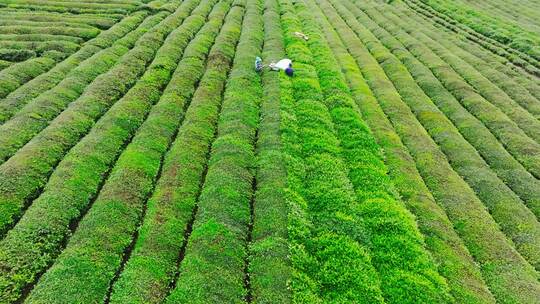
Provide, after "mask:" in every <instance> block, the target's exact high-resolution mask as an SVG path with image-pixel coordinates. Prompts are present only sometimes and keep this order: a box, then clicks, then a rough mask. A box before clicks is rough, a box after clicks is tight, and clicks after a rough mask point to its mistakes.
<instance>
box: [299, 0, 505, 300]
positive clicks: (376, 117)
mask: <svg viewBox="0 0 540 304" xmlns="http://www.w3.org/2000/svg"><path fill="white" fill-rule="evenodd" d="M308 4H309V7H310V8H312V12H313V13H314V16H315V17H316V18H318V19H317V20H319V24H320V26H321V29H322V30H323V31H324V32H325V36H326V39H327V41H328V43H329V44H330V46H331V48H332V50H333V51H334V56H336V58H337V59H338V62H339V64H340V66H341V67H342V70H343V71H344V74H345V77H346V78H347V81H348V83H349V87H350V89H351V91H352V93H353V95H354V97H355V101H356V104H357V105H361V104H363V103H364V104H370V105H372V109H371V110H368V109H366V107H360V108H361V109H362V111H363V112H362V115H363V119H364V120H365V121H366V122H367V123H368V124H369V125H370V126H371V130H372V131H373V134H374V135H375V136H376V137H377V138H378V143H379V145H381V147H382V148H383V149H384V151H385V156H386V157H385V162H386V164H387V166H388V168H389V176H390V177H391V178H392V182H393V183H394V185H395V186H396V189H397V190H398V191H399V193H400V195H401V197H402V199H403V201H404V202H405V203H406V206H407V207H408V208H409V209H410V210H411V212H413V213H414V215H415V216H416V220H417V222H418V226H419V228H420V230H421V232H422V234H423V235H424V237H425V242H426V248H427V249H428V250H429V251H430V252H431V254H432V256H433V257H434V259H435V261H436V262H437V265H438V271H439V273H440V274H441V275H443V276H444V277H445V278H446V280H447V282H448V286H449V288H450V292H451V294H452V296H453V297H454V298H455V299H456V302H458V303H478V304H480V303H495V299H494V298H493V296H492V295H491V293H490V292H489V289H488V288H487V286H486V284H485V282H484V280H483V279H482V275H481V274H480V270H479V268H478V266H477V265H476V264H475V261H474V260H473V258H472V257H471V255H470V253H469V252H468V250H467V248H466V247H465V245H464V244H463V241H462V240H461V239H460V238H459V236H458V235H457V233H456V232H455V231H454V228H453V226H452V223H451V222H450V220H449V219H448V217H447V216H446V213H445V211H444V209H442V208H441V207H440V206H439V205H437V203H436V202H435V199H434V198H433V195H432V194H431V192H429V189H428V188H427V186H426V185H425V183H424V181H423V180H422V177H421V176H420V174H419V173H418V170H417V169H416V166H415V163H414V159H413V158H412V157H411V156H410V154H409V152H408V150H407V148H406V147H405V146H404V145H403V143H402V142H401V139H400V138H399V136H398V135H397V134H396V132H395V130H394V129H393V127H392V124H391V123H390V121H389V120H388V119H387V118H386V116H385V114H384V113H383V112H382V111H381V110H380V109H377V107H376V106H373V105H377V100H376V99H375V97H374V96H373V92H372V91H371V89H370V88H369V86H368V84H367V83H366V80H365V79H364V78H363V77H362V73H361V72H360V70H359V69H358V66H357V65H356V62H355V61H354V59H353V58H352V56H351V55H350V54H349V53H348V52H347V50H346V49H345V46H344V45H343V43H342V42H341V39H340V37H339V36H338V34H337V33H336V32H335V31H334V29H333V28H332V25H331V24H330V23H329V22H328V20H326V18H325V16H324V15H323V14H322V12H321V11H320V9H319V8H318V7H317V6H316V5H315V4H314V2H313V1H310V2H309V3H308ZM342 35H343V37H344V39H348V40H351V38H348V36H347V35H350V33H348V34H347V33H342Z"/></svg>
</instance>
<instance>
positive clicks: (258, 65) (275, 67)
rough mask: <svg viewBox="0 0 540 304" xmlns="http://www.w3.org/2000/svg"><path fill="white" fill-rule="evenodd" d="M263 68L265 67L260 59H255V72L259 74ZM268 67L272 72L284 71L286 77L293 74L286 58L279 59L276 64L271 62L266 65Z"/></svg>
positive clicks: (290, 63)
mask: <svg viewBox="0 0 540 304" xmlns="http://www.w3.org/2000/svg"><path fill="white" fill-rule="evenodd" d="M264 67H265V65H264V64H263V63H262V59H261V58H260V57H257V58H255V70H256V71H257V72H260V71H262V69H263V68H264ZM268 67H269V68H270V70H272V71H279V70H283V71H285V74H287V76H291V77H292V76H293V74H294V70H293V68H292V61H291V60H290V59H287V58H284V59H281V60H280V61H278V62H272V63H270V64H269V65H268Z"/></svg>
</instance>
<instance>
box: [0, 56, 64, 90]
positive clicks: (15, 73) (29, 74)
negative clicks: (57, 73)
mask: <svg viewBox="0 0 540 304" xmlns="http://www.w3.org/2000/svg"><path fill="white" fill-rule="evenodd" d="M55 64H56V61H54V60H53V59H51V58H47V57H43V58H32V59H28V60H26V61H24V62H20V63H16V64H13V65H11V66H10V67H9V68H6V69H4V70H2V71H1V72H0V98H4V97H5V96H6V95H8V94H9V93H10V92H12V91H13V90H15V89H16V88H17V87H19V86H21V84H23V83H25V82H27V81H29V80H30V79H32V78H35V77H36V76H38V75H40V74H42V73H44V72H46V71H47V70H49V69H50V68H52V67H53V66H54V65H55Z"/></svg>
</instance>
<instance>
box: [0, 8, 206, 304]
mask: <svg viewBox="0 0 540 304" xmlns="http://www.w3.org/2000/svg"><path fill="white" fill-rule="evenodd" d="M196 5H197V1H195V0H194V1H186V2H183V3H182V5H181V6H180V7H179V9H178V10H177V12H176V13H174V14H172V15H171V16H169V17H168V18H166V19H165V20H164V21H163V22H162V23H161V24H160V25H158V26H157V27H156V28H155V30H153V31H150V32H148V33H147V34H146V35H144V36H143V38H141V39H142V41H143V43H140V44H138V45H137V46H136V47H135V48H134V49H133V51H134V52H135V53H131V54H130V55H132V56H133V54H136V55H137V56H138V57H139V58H137V57H135V56H134V57H133V59H131V61H128V60H126V61H124V62H123V63H122V66H121V67H120V68H118V71H116V72H114V74H110V76H108V77H107V78H106V79H104V80H106V82H105V83H106V85H102V86H101V88H102V89H103V90H104V92H106V97H107V98H109V103H113V102H114V101H116V100H115V99H116V98H118V97H119V96H118V95H119V94H122V93H123V90H124V89H125V90H127V89H128V88H127V87H126V86H122V85H121V84H123V83H125V82H126V79H128V80H127V81H129V78H127V77H136V73H133V72H134V71H133V70H132V71H130V69H131V68H133V67H142V68H143V69H144V68H145V64H146V63H150V61H151V60H152V59H153V58H154V54H156V51H158V49H159V51H158V53H157V55H156V58H155V60H154V61H153V62H152V64H151V66H150V67H149V69H148V71H147V72H146V73H145V76H143V78H141V79H140V81H139V82H137V85H135V87H134V88H133V89H131V90H129V92H128V94H126V95H125V96H124V97H123V98H122V99H121V100H120V101H119V102H117V103H116V104H115V105H114V107H113V108H112V109H111V110H110V111H109V112H108V113H107V114H106V115H105V116H104V117H103V118H102V119H101V120H99V122H98V123H97V125H96V126H95V128H93V129H92V132H91V134H89V135H87V136H86V137H85V139H84V140H83V141H81V142H79V144H77V146H76V147H74V148H73V149H71V151H70V153H68V155H66V156H65V157H64V155H63V154H64V153H65V151H66V148H70V147H71V146H70V144H71V142H70V140H73V141H74V142H77V141H79V138H80V136H82V135H84V134H85V133H86V132H87V131H88V130H89V129H90V127H92V126H93V124H94V120H95V119H96V118H97V117H99V115H100V113H102V112H104V110H103V109H100V107H101V108H103V107H106V106H107V104H104V103H103V102H105V101H106V100H107V99H106V98H105V96H104V97H101V98H99V99H98V100H99V101H100V102H101V103H97V102H96V101H95V100H94V99H92V98H87V99H85V100H83V101H81V102H80V103H76V104H73V106H72V107H70V109H71V110H72V112H69V111H68V112H64V113H63V114H62V115H61V117H60V118H61V119H60V120H58V121H56V122H54V123H53V124H51V126H50V127H49V128H48V129H46V130H45V131H44V132H42V133H40V136H38V137H36V138H35V141H32V142H31V143H29V144H28V145H26V147H28V149H29V150H21V154H18V155H20V157H24V158H23V159H28V158H27V157H26V156H24V153H30V158H32V157H37V158H40V159H38V160H36V161H35V162H31V163H30V164H35V165H39V166H40V167H38V169H43V167H47V166H51V165H54V164H55V163H56V161H55V158H56V159H60V158H63V161H62V162H61V163H60V164H59V165H58V166H57V167H56V170H55V171H54V174H53V175H52V176H51V178H50V179H49V181H48V184H47V186H46V187H45V190H44V191H43V193H41V195H40V196H39V198H38V199H37V200H35V201H34V203H33V204H32V205H31V206H30V207H29V209H28V210H27V211H26V213H25V214H24V217H23V218H22V219H21V220H20V221H19V222H18V224H17V225H16V226H15V227H14V228H13V229H11V230H10V231H9V233H8V234H7V235H6V237H5V238H4V239H3V240H2V241H1V242H0V263H1V264H2V265H4V266H5V267H3V269H2V271H0V288H1V289H0V291H1V293H0V297H1V298H2V299H13V298H17V297H18V295H19V294H20V292H21V288H23V287H24V286H25V285H27V284H29V283H30V282H32V281H33V280H34V278H35V275H36V274H38V273H39V272H40V271H42V270H43V269H44V268H46V267H47V266H48V264H49V263H50V262H52V259H54V257H55V256H56V255H57V254H58V253H59V250H60V249H61V247H62V245H63V241H64V240H65V238H66V237H67V236H68V234H69V232H70V229H72V228H73V227H71V225H73V224H74V223H76V221H77V219H78V218H79V217H80V216H81V213H84V212H85V209H86V208H87V206H88V203H89V201H90V200H91V199H93V197H94V196H95V194H96V192H97V191H98V190H99V188H100V185H101V184H102V179H103V178H104V177H105V176H104V175H105V174H104V173H106V172H107V169H108V168H110V165H111V163H112V162H114V160H115V159H116V157H117V154H118V153H119V152H120V150H121V148H122V144H124V143H125V142H126V141H128V140H129V138H130V136H133V133H134V132H135V130H136V129H137V127H138V126H140V124H141V123H142V120H143V119H144V117H145V116H146V114H147V113H148V111H149V109H150V105H149V104H148V103H153V102H155V101H156V99H157V98H159V96H160V91H161V90H162V89H163V86H164V85H165V84H166V83H167V82H168V79H169V77H170V74H171V73H172V71H173V70H174V68H175V67H176V62H177V61H178V60H179V59H180V57H181V52H178V50H179V49H183V47H182V45H184V46H185V44H187V40H189V39H188V38H189V37H191V35H194V33H195V32H196V28H197V27H198V26H199V27H200V26H202V23H204V18H201V17H200V16H196V17H199V18H192V19H195V20H191V19H190V20H191V21H190V22H189V23H186V25H185V26H182V27H180V28H179V30H177V31H175V32H174V34H170V33H171V32H173V31H174V30H175V29H177V28H178V27H179V26H180V24H181V23H182V22H183V20H184V19H185V18H187V17H188V16H189V14H190V13H191V10H192V9H193V8H194V6H196ZM169 34H170V35H169ZM167 36H169V37H168V39H167V40H165V37H167ZM164 40H165V44H164V46H163V47H161V48H160V45H161V44H162V43H163V41H164ZM113 92H114V93H115V94H112V93H113ZM145 102H147V103H145ZM128 113H129V115H128ZM63 115H66V117H62V116H63ZM62 118H66V119H62ZM66 121H68V122H70V123H68V124H65V122H66ZM103 138H107V139H108V141H107V142H102V140H103ZM61 139H63V141H62V140H61ZM34 149H38V150H39V149H44V150H42V151H46V152H47V153H33V151H32V150H34ZM110 149H112V150H113V151H112V152H111V150H110ZM34 151H35V150H34ZM93 153H94V154H93ZM115 153H116V154H115ZM85 156H87V157H86V158H85ZM47 157H48V158H47ZM16 159H17V157H14V158H12V159H11V160H14V161H15V160H16ZM11 160H10V161H11ZM47 162H48V163H47ZM8 163H9V162H8ZM8 163H6V164H5V165H7V164H8ZM19 164H28V163H24V162H20V163H19ZM44 164H46V166H44ZM22 167H24V165H23V166H22ZM19 168H21V167H19ZM11 169H13V167H12V168H11ZM24 169H26V170H24ZM31 169H34V170H35V167H34V168H27V167H26V168H23V172H24V173H25V174H31V173H34V172H35V171H32V170H31ZM48 170H50V167H49V168H48ZM8 174H9V173H8ZM42 174H43V173H42ZM92 174H95V175H97V178H95V177H94V176H92ZM38 175H39V174H38ZM26 177H27V176H26ZM46 177H47V176H46V175H45V176H44V175H41V178H45V179H46ZM25 180H28V179H26V178H25ZM30 180H31V178H30ZM33 182H34V183H36V181H35V180H33ZM38 182H39V181H38ZM68 206H69V208H68ZM43 244H47V246H44V245H43Z"/></svg>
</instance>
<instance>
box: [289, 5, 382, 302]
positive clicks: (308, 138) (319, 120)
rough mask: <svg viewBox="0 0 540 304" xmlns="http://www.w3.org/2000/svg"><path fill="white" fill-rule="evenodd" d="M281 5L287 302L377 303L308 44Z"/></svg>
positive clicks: (292, 15) (375, 280)
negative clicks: (289, 270)
mask: <svg viewBox="0 0 540 304" xmlns="http://www.w3.org/2000/svg"><path fill="white" fill-rule="evenodd" d="M280 6H281V25H282V31H283V34H284V37H285V48H286V50H287V55H288V57H289V58H291V59H292V60H293V62H294V63H293V66H294V68H295V76H294V77H293V79H292V81H290V80H289V79H286V77H285V76H283V77H282V78H283V79H282V82H281V90H282V104H283V106H282V113H283V114H282V117H283V121H284V124H283V126H282V128H283V131H282V132H283V134H284V137H283V142H284V146H285V151H286V153H287V157H286V159H288V163H287V170H288V175H289V177H288V179H289V182H288V187H289V188H290V191H292V192H290V194H289V196H288V197H289V202H290V205H291V206H290V208H291V213H292V214H293V215H294V216H291V215H290V216H289V217H290V218H289V238H290V239H291V242H292V244H293V245H292V249H291V260H292V266H293V277H292V280H291V287H292V291H293V302H294V303H304V302H310V303H322V302H324V303H345V302H347V303H362V302H369V303H377V302H379V303H381V302H383V299H382V295H381V291H380V289H379V284H380V282H379V278H378V274H377V273H376V271H375V270H374V268H373V266H372V264H371V260H370V257H369V254H368V253H367V251H366V249H365V248H363V247H362V246H361V245H360V244H359V242H358V241H357V240H359V241H360V242H362V241H363V240H362V236H363V234H364V232H363V231H362V229H361V225H360V223H359V222H358V218H356V217H355V216H354V211H353V210H354V206H355V205H356V202H355V198H354V192H353V189H352V187H351V185H350V181H349V180H348V177H347V170H346V167H345V166H344V163H343V161H342V160H341V159H340V157H339V151H340V148H339V143H338V140H337V138H336V135H335V133H334V129H333V128H334V126H333V123H332V120H331V117H330V115H329V113H328V111H327V109H326V107H325V105H324V104H323V103H322V102H321V100H322V92H321V89H320V87H319V83H318V78H317V74H316V70H315V68H314V67H313V66H312V65H310V62H311V53H310V50H309V49H308V48H307V47H306V45H305V44H304V43H303V42H302V41H301V40H299V39H298V38H296V37H295V36H293V35H292V33H293V32H294V31H301V28H300V24H299V22H298V20H297V17H296V15H295V13H294V8H293V7H292V5H291V4H290V3H289V2H287V1H280ZM310 39H311V38H310ZM289 82H290V83H289ZM310 222H312V223H310ZM337 252H340V254H337V255H332V254H329V253H337ZM339 265H349V266H348V267H340V266H339Z"/></svg>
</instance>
